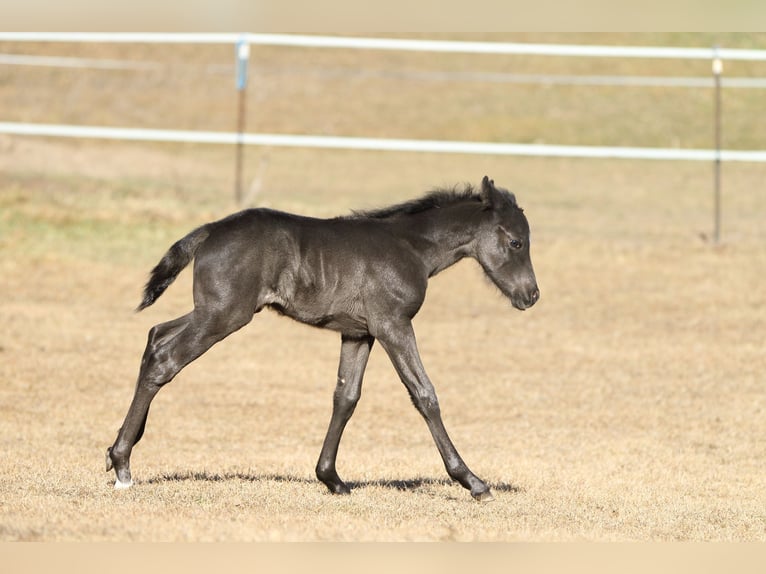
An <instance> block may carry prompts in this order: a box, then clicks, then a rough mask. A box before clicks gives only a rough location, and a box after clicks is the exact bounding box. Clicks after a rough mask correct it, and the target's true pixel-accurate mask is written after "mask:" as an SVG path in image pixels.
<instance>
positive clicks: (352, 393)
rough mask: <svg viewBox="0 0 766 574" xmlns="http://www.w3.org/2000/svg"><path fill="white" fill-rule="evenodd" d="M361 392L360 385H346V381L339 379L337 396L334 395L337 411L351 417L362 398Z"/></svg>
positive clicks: (336, 389)
mask: <svg viewBox="0 0 766 574" xmlns="http://www.w3.org/2000/svg"><path fill="white" fill-rule="evenodd" d="M361 391H362V390H361V387H360V385H352V384H350V383H346V381H345V380H344V379H342V378H340V377H339V378H338V386H337V387H336V388H335V394H334V395H333V402H334V403H335V404H334V407H335V409H336V410H338V411H339V412H342V413H344V414H346V415H347V416H351V414H352V413H353V412H354V409H356V405H357V403H358V402H359V399H360V397H361V396H362V392H361Z"/></svg>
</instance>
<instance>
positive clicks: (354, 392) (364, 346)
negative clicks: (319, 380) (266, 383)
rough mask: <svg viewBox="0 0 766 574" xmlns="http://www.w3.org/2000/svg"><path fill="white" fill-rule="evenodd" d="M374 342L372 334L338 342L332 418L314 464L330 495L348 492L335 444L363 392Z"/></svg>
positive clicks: (345, 338) (338, 441)
mask: <svg viewBox="0 0 766 574" xmlns="http://www.w3.org/2000/svg"><path fill="white" fill-rule="evenodd" d="M374 342H375V339H373V338H372V337H362V338H360V339H352V338H348V337H345V336H344V337H343V342H342V344H341V348H340V365H339V366H338V383H337V385H336V387H335V395H334V396H333V409H332V418H331V419H330V427H329V428H328V429H327V436H325V439H324V445H322V452H321V454H320V455H319V462H317V466H316V475H317V478H318V479H319V480H321V481H322V482H323V483H324V484H325V485H326V486H327V488H329V489H330V492H332V493H333V494H349V493H350V492H351V491H350V490H349V488H348V486H346V484H345V483H344V482H343V481H342V480H341V479H340V477H339V476H338V473H337V471H336V470H335V459H336V458H337V456H338V445H339V444H340V437H341V435H342V434H343V429H345V428H346V423H347V422H348V420H349V419H350V418H351V415H352V414H354V409H355V408H356V404H357V403H358V402H359V397H360V396H361V394H362V377H363V376H364V369H365V368H366V367H367V359H368V358H369V356H370V349H371V348H372V344H373V343H374Z"/></svg>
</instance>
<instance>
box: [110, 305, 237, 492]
mask: <svg viewBox="0 0 766 574" xmlns="http://www.w3.org/2000/svg"><path fill="white" fill-rule="evenodd" d="M251 318H252V313H223V312H220V311H217V312H211V311H208V310H205V309H201V308H196V309H195V310H194V311H192V312H191V313H189V314H188V315H184V316H183V317H179V318H178V319H175V320H173V321H170V322H168V323H162V324H160V325H157V326H155V327H153V328H152V329H151V330H150V331H149V340H148V341H147V344H146V350H145V351H144V356H143V359H142V360H141V370H140V372H139V375H138V382H137V383H136V390H135V393H134V395H133V400H132V402H131V404H130V408H129V409H128V413H127V415H126V416H125V421H124V422H123V424H122V427H121V428H120V431H119V433H118V434H117V439H116V440H115V442H114V444H113V445H112V446H111V447H110V448H108V449H107V451H106V470H107V471H109V470H111V469H112V468H114V471H115V474H116V475H117V479H116V481H115V484H114V486H115V488H117V489H120V488H127V487H129V486H130V485H131V484H132V480H131V474H130V454H131V451H132V449H133V446H134V445H135V444H136V443H137V442H138V441H139V440H140V439H141V437H142V435H143V432H144V428H145V426H146V419H147V416H148V414H149V406H150V405H151V402H152V400H153V399H154V397H155V395H156V394H157V392H158V391H159V390H160V389H161V388H162V387H163V385H165V384H167V383H169V382H170V381H171V380H172V379H173V377H175V376H176V375H177V374H178V373H179V372H180V371H181V369H183V368H184V367H185V366H186V365H188V364H189V363H191V362H192V361H193V360H194V359H196V358H197V357H199V356H200V355H202V354H203V353H204V352H205V351H207V350H208V349H209V348H210V347H211V346H212V345H214V344H215V343H216V342H218V341H220V340H221V339H223V338H224V337H226V336H227V335H229V334H230V333H233V332H234V331H236V330H237V329H239V328H241V327H243V326H244V325H246V324H247V323H248V322H249V321H250V319H251Z"/></svg>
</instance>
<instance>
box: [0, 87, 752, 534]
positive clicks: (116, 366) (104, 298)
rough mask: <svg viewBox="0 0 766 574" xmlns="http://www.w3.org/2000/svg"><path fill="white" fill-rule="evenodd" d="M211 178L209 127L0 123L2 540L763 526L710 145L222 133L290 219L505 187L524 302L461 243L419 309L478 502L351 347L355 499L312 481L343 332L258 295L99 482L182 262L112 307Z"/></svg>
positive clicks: (226, 193) (259, 196) (342, 458)
mask: <svg viewBox="0 0 766 574" xmlns="http://www.w3.org/2000/svg"><path fill="white" fill-rule="evenodd" d="M2 97H4V96H3V95H2V90H0V98H2ZM232 170H233V156H232V150H231V149H229V148H223V147H206V146H183V145H139V144H120V143H108V142H100V143H94V142H65V141H55V140H43V139H24V138H7V137H0V277H2V279H1V280H0V326H2V328H1V329H0V410H1V411H2V415H1V416H0V452H2V461H3V462H2V464H0V508H2V512H0V540H4V541H12V540H43V541H59V540H61V541H159V540H162V541H208V540H210V541H217V540H226V541H297V540H300V541H326V540H336V541H337V540H340V541H343V540H353V541H399V540H414V541H420V540H458V541H578V540H585V541H634V540H640V541H646V540H649V541H673V540H704V541H713V540H715V541H724V540H729V541H765V540H766V510H764V509H766V475H765V474H764V472H763V469H764V468H765V467H766V441H764V436H766V393H764V386H763V385H764V378H763V373H764V372H766V353H764V343H763V340H764V337H763V334H764V332H766V289H765V288H764V287H766V284H765V281H766V280H765V279H764V277H766V275H765V274H764V272H765V271H766V250H764V242H765V241H766V227H764V225H763V217H764V214H765V213H766V195H764V194H763V193H762V187H763V181H764V180H766V169H765V168H764V167H762V166H760V165H756V164H740V165H736V164H727V165H725V166H724V170H723V188H724V196H723V197H724V201H723V207H724V216H723V226H722V232H723V235H722V242H721V244H720V245H718V246H714V245H712V244H711V242H710V240H709V236H710V231H711V226H712V195H711V194H712V167H711V166H710V165H708V164H703V163H701V164H698V163H692V162H639V161H619V160H612V161H593V160H566V159H533V158H526V159H524V158H498V157H481V156H462V155H456V156H448V155H436V154H433V155H432V154H399V153H396V152H390V153H384V154H381V153H372V152H348V151H319V150H313V151H310V150H297V149H248V150H247V152H246V173H247V181H248V183H250V182H253V181H255V182H256V185H255V186H254V190H255V191H257V193H254V194H252V195H251V196H250V198H249V204H250V205H260V206H269V207H273V208H277V209H285V210H290V211H294V212H299V213H304V214H312V215H317V216H330V215H334V214H339V213H348V212H349V211H350V210H351V209H358V208H371V207H376V206H381V205H386V204H390V203H393V202H396V201H400V200H403V199H407V198H411V197H415V196H417V195H420V194H421V193H423V192H425V191H427V190H428V189H430V188H432V187H433V186H437V185H452V184H455V183H460V182H472V183H474V184H478V183H479V182H480V180H481V177H482V176H483V175H484V174H488V175H490V176H491V177H493V178H494V179H495V181H496V182H497V184H499V185H502V186H505V187H508V188H510V189H512V190H513V191H515V192H516V194H517V197H518V199H519V203H520V204H521V205H522V206H523V207H524V209H525V212H526V213H527V215H528V217H529V220H530V223H531V226H532V233H533V247H532V256H533V262H534V264H535V269H536V272H537V276H538V282H539V285H540V289H541V293H542V296H541V300H540V301H539V303H538V304H537V305H536V306H535V307H533V308H532V309H530V310H528V311H526V312H523V313H522V312H518V311H516V310H514V309H513V308H512V307H511V306H510V304H509V303H508V302H507V301H505V300H504V299H503V298H502V297H501V296H500V295H499V294H498V292H497V290H496V289H495V288H494V287H493V286H492V285H491V284H490V283H489V282H488V281H487V280H486V279H484V278H483V277H482V274H481V271H480V269H479V267H478V266H477V265H476V264H475V263H473V262H470V261H464V262H461V263H460V264H458V265H457V266H455V267H454V268H451V269H449V270H447V271H445V272H444V273H442V274H440V275H439V276H437V277H435V278H434V279H432V281H431V285H430V288H429V292H428V296H427V299H426V303H425V305H424V307H423V309H422V311H421V313H420V314H419V315H418V317H417V318H416V322H415V329H416V333H417V335H418V341H419V346H420V350H421V354H422V356H423V361H424V363H425V366H426V369H427V370H428V372H429V374H430V376H431V378H432V380H433V381H434V384H435V386H436V390H437V393H438V394H439V398H440V401H441V406H442V413H443V416H444V420H445V424H446V426H447V428H448V430H449V431H450V433H451V436H452V438H453V440H454V442H455V443H456V445H457V447H458V449H459V450H460V452H461V454H462V455H463V457H464V458H465V460H466V462H467V463H468V464H469V466H471V468H472V469H473V470H474V471H475V472H476V473H477V474H478V475H479V476H481V477H482V478H484V479H485V480H487V481H488V482H489V483H490V484H491V485H492V487H493V489H494V493H495V501H494V502H492V503H489V504H478V503H476V502H475V501H473V500H472V499H471V497H470V495H469V493H468V492H467V491H465V490H463V489H462V488H461V487H459V486H458V485H456V484H454V483H452V482H450V481H449V480H448V479H447V477H446V473H445V471H444V468H443V466H442V463H441V460H440V458H439V456H438V453H437V452H436V448H435V447H434V445H433V443H432V440H431V438H430V436H429V434H428V431H427V429H426V426H425V424H424V423H423V421H422V420H421V419H420V417H419V415H417V413H416V411H415V409H414V408H413V407H412V405H411V404H410V401H409V398H408V396H407V394H406V392H405V390H404V389H403V387H402V385H401V383H400V382H399V381H398V380H397V378H396V376H395V374H394V371H393V368H392V367H391V366H390V364H389V363H388V361H387V359H386V357H385V355H384V353H383V352H382V350H381V349H380V348H379V347H377V346H376V347H375V348H374V350H373V354H372V357H371V360H370V365H369V368H368V371H367V375H366V378H365V385H364V388H363V395H362V401H361V402H360V405H359V407H358V409H357V412H356V414H355V415H354V418H353V419H352V420H351V422H350V423H349V426H348V428H347V431H346V434H345V436H344V439H343V442H342V443H341V449H340V455H339V458H338V469H339V472H340V474H341V476H342V477H343V478H344V479H345V480H346V481H347V482H349V483H350V485H352V487H353V490H352V494H351V496H348V497H333V496H331V495H329V494H328V493H327V492H326V491H325V487H324V486H323V485H321V484H320V483H318V482H317V481H316V480H315V478H314V477H313V468H314V465H315V462H316V458H317V456H318V454H319V450H320V447H321V443H322V439H323V437H324V432H325V429H326V425H327V423H328V421H329V416H330V410H331V404H332V390H333V387H334V383H335V373H336V369H337V358H338V351H339V337H338V336H337V335H336V334H333V333H329V332H324V331H320V330H316V329H312V328H309V327H305V326H302V325H298V324H296V323H293V322H291V321H290V320H288V319H285V318H282V317H278V316H276V315H275V314H273V313H269V312H264V313H261V314H259V315H258V316H256V317H255V319H254V320H253V322H252V323H251V324H250V325H248V326H247V327H245V328H244V329H242V330H241V331H239V332H237V333H235V334H234V335H232V336H231V337H230V338H228V339H226V340H225V341H223V342H222V343H220V344H219V345H217V346H215V347H214V348H213V349H212V350H211V351H209V352H208V353H207V354H206V355H204V356H203V357H202V358H201V359H199V360H198V361H196V362H195V363H193V364H192V365H190V366H189V367H188V368H187V369H186V370H184V371H183V372H182V373H181V374H180V375H179V376H178V377H177V378H176V380H175V381H173V382H172V383H171V384H170V385H168V386H167V387H166V388H164V389H163V390H162V391H161V393H160V394H159V395H158V397H157V399H156V400H155V402H154V404H153V406H152V411H151V413H150V419H149V424H148V428H147V433H146V435H145V437H144V440H143V441H142V442H141V443H140V444H139V445H138V446H137V447H136V449H135V451H134V455H133V459H132V463H133V470H134V479H135V483H136V484H135V487H134V488H132V489H130V490H128V491H124V492H115V491H114V490H113V489H112V488H111V484H112V481H113V474H111V473H110V474H107V473H105V472H104V450H105V448H106V447H107V446H108V445H109V444H111V442H112V441H113V440H114V437H115V434H116V432H117V429H118V427H119V425H120V424H121V422H122V418H123V416H124V414H125V411H126V409H127V407H128V403H129V401H130V398H131V395H132V391H133V386H134V382H135V377H136V374H137V371H138V364H139V360H140V357H141V353H142V351H143V346H144V343H145V338H146V333H147V331H148V329H149V328H150V327H151V326H152V325H154V324H156V323H158V322H162V321H165V320H168V319H170V318H173V317H176V316H178V315H181V314H182V313H185V312H187V311H188V310H189V308H190V302H191V274H190V273H189V271H188V270H187V271H185V272H184V273H183V274H182V275H181V276H180V277H179V279H178V281H177V282H176V283H175V284H174V285H172V286H171V287H170V289H169V290H168V291H167V293H166V294H165V295H163V297H162V298H161V299H160V300H159V301H158V302H157V303H156V304H155V305H154V306H153V307H151V308H149V309H147V310H145V311H144V312H142V313H140V314H136V313H134V312H133V308H134V307H135V305H136V304H137V303H138V301H139V297H140V291H141V287H142V285H143V283H144V282H145V280H146V277H147V273H148V271H149V270H150V269H151V267H152V266H153V265H154V264H155V263H156V262H157V260H158V259H159V257H160V256H161V255H162V254H163V252H164V251H165V250H166V248H167V247H168V246H169V245H170V244H171V243H172V242H173V241H174V240H175V239H177V238H178V237H180V236H181V235H182V234H184V233H185V232H187V231H188V230H190V229H191V228H192V227H194V226H196V225H198V224H200V223H202V222H205V221H208V220H211V219H213V218H217V217H221V216H223V215H225V214H227V213H230V212H231V211H233V210H234V209H236V206H235V205H234V204H233V202H232V199H231V197H232V193H231V185H232ZM258 181H260V187H258V185H257V182H258Z"/></svg>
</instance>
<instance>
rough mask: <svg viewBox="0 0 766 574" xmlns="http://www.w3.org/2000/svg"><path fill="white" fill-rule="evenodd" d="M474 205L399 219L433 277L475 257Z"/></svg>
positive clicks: (451, 206)
mask: <svg viewBox="0 0 766 574" xmlns="http://www.w3.org/2000/svg"><path fill="white" fill-rule="evenodd" d="M477 213H478V209H477V207H476V205H475V204H474V205H461V204H456V205H450V206H444V207H439V208H434V209H431V210H429V211H427V212H424V213H420V214H416V215H412V216H410V217H407V218H403V219H401V220H400V221H399V225H400V226H401V233H402V235H403V236H404V237H406V238H407V239H408V240H409V241H410V243H411V244H412V245H413V247H414V249H415V250H416V251H417V252H418V253H419V254H420V256H421V257H422V259H423V263H424V264H425V266H426V269H427V270H428V276H429V277H432V276H434V275H436V274H437V273H439V272H440V271H443V270H444V269H446V268H447V267H450V266H451V265H454V264H455V263H457V262H458V261H460V260H461V259H463V258H464V257H472V256H474V237H475V232H476V224H477V221H476V214H477Z"/></svg>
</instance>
